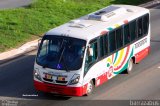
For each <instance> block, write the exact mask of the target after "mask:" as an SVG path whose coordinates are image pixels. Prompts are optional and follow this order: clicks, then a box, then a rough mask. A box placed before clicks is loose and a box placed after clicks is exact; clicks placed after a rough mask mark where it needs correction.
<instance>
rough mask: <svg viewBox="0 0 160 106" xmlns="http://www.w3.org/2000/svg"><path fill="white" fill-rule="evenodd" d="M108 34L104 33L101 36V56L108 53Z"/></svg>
mask: <svg viewBox="0 0 160 106" xmlns="http://www.w3.org/2000/svg"><path fill="white" fill-rule="evenodd" d="M107 45H108V44H107V35H102V36H100V38H99V50H100V57H103V56H105V55H107V53H108V50H107Z"/></svg>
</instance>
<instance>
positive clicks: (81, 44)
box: [36, 35, 86, 71]
mask: <svg viewBox="0 0 160 106" xmlns="http://www.w3.org/2000/svg"><path fill="white" fill-rule="evenodd" d="M85 46H86V41H85V40H82V39H76V38H71V37H64V36H52V35H46V36H44V37H43V39H42V41H41V44H40V47H39V50H38V54H37V58H36V61H37V64H39V65H41V66H43V67H44V68H52V69H58V70H66V71H72V70H78V69H80V68H81V66H82V61H83V56H84V51H85Z"/></svg>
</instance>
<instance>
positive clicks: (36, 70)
mask: <svg viewBox="0 0 160 106" xmlns="http://www.w3.org/2000/svg"><path fill="white" fill-rule="evenodd" d="M33 74H34V77H35V78H36V79H38V80H40V81H41V80H42V79H41V76H40V73H39V70H38V69H34V73H33Z"/></svg>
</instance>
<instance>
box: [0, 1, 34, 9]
mask: <svg viewBox="0 0 160 106" xmlns="http://www.w3.org/2000/svg"><path fill="white" fill-rule="evenodd" d="M31 2H32V0H0V9H4V8H15V7H21V6H26V5H28V4H30V3H31Z"/></svg>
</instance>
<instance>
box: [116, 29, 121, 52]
mask: <svg viewBox="0 0 160 106" xmlns="http://www.w3.org/2000/svg"><path fill="white" fill-rule="evenodd" d="M116 42H117V43H116V44H117V49H119V48H121V47H122V46H123V36H122V28H118V29H117V30H116Z"/></svg>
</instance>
